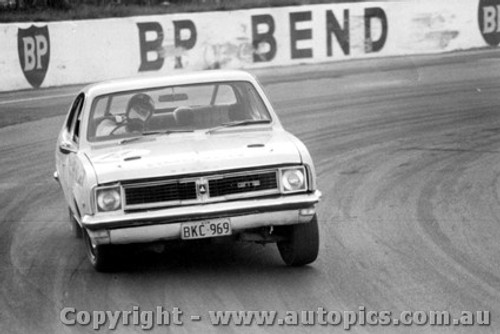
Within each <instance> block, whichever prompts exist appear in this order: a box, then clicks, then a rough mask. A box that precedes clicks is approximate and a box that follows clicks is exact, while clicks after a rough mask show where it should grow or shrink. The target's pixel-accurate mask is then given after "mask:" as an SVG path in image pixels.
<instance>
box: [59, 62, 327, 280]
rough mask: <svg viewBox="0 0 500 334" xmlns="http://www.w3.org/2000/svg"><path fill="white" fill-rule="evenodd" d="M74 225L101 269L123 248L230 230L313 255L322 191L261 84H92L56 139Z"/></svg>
mask: <svg viewBox="0 0 500 334" xmlns="http://www.w3.org/2000/svg"><path fill="white" fill-rule="evenodd" d="M54 177H55V178H56V180H58V181H59V183H60V185H61V187H62V190H63V193H64V197H65V200H66V203H67V205H68V207H69V214H70V220H69V221H70V224H71V227H72V229H73V231H74V233H75V235H76V236H77V237H83V240H84V244H85V248H86V251H87V255H88V258H89V260H90V262H91V263H92V265H93V266H94V268H95V269H96V270H98V271H105V270H109V269H110V268H113V264H114V250H115V247H116V245H121V244H130V243H150V242H156V241H160V242H163V241H168V240H174V239H181V240H185V242H189V240H192V239H201V238H218V237H227V236H229V237H230V238H234V239H235V240H243V241H253V242H259V243H277V246H278V249H279V252H280V255H281V257H282V259H283V261H284V262H285V263H286V264H287V265H291V266H300V265H305V264H308V263H311V262H313V261H314V260H315V259H316V258H317V255H318V249H319V233H318V221H317V217H316V204H317V203H318V201H319V200H320V197H321V193H320V191H319V190H318V189H317V188H316V175H315V170H314V166H313V162H312V159H311V156H310V154H309V152H308V150H307V149H306V147H305V146H304V144H303V143H302V142H301V141H300V140H299V139H297V138H296V137H294V136H293V135H292V134H290V133H289V132H287V131H286V130H284V129H283V127H282V125H281V124H280V121H279V120H278V117H277V116H276V113H275V112H274V110H273V107H272V106H271V104H270V102H269V100H268V99H267V97H266V96H265V94H264V92H263V89H262V88H261V86H260V85H259V84H258V82H257V80H256V79H255V78H254V77H253V76H251V75H250V74H248V73H246V72H242V71H204V72H200V73H191V74H180V75H175V76H163V77H142V78H131V79H121V80H114V81H107V82H102V83H97V84H92V85H89V86H87V87H85V88H84V89H83V90H82V91H81V92H80V93H79V94H78V95H77V97H76V98H75V100H74V102H73V103H72V105H71V107H70V110H69V112H68V115H67V117H66V120H65V121H64V125H63V127H62V130H61V132H60V134H59V137H58V139H57V147H56V171H55V173H54Z"/></svg>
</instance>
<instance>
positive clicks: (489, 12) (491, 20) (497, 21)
mask: <svg viewBox="0 0 500 334" xmlns="http://www.w3.org/2000/svg"><path fill="white" fill-rule="evenodd" d="M478 22H479V29H480V30H481V34H482V35H483V38H484V40H485V41H486V43H488V44H489V45H491V46H497V45H498V43H500V0H479V11H478Z"/></svg>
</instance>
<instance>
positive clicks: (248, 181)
mask: <svg viewBox="0 0 500 334" xmlns="http://www.w3.org/2000/svg"><path fill="white" fill-rule="evenodd" d="M277 188H278V183H277V179H276V171H270V172H265V173H261V174H254V175H252V174H250V175H237V176H226V177H223V178H221V179H213V180H209V181H208V191H209V196H210V197H220V196H228V195H234V194H241V193H248V192H257V191H263V190H274V189H277Z"/></svg>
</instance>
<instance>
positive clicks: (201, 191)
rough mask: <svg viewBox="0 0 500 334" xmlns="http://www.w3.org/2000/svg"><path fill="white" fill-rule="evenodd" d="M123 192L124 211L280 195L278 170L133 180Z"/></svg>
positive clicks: (128, 182)
mask: <svg viewBox="0 0 500 334" xmlns="http://www.w3.org/2000/svg"><path fill="white" fill-rule="evenodd" d="M207 188H208V189H207ZM123 191H124V195H125V196H124V197H125V210H141V209H150V208H159V207H167V206H178V205H188V204H198V203H210V202H220V201H224V200H229V199H236V198H250V197H257V196H267V195H271V194H278V193H279V192H280V190H279V183H278V169H266V170H248V171H243V172H242V171H239V172H232V173H224V174H210V175H200V176H188V177H179V178H171V177H170V178H164V179H155V180H152V179H149V180H133V181H127V183H125V184H123Z"/></svg>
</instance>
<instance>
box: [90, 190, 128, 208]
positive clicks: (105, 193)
mask: <svg viewBox="0 0 500 334" xmlns="http://www.w3.org/2000/svg"><path fill="white" fill-rule="evenodd" d="M96 202H97V209H98V210H99V211H116V210H119V209H121V207H122V201H121V191H120V187H119V186H114V187H107V188H101V189H97V190H96Z"/></svg>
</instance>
